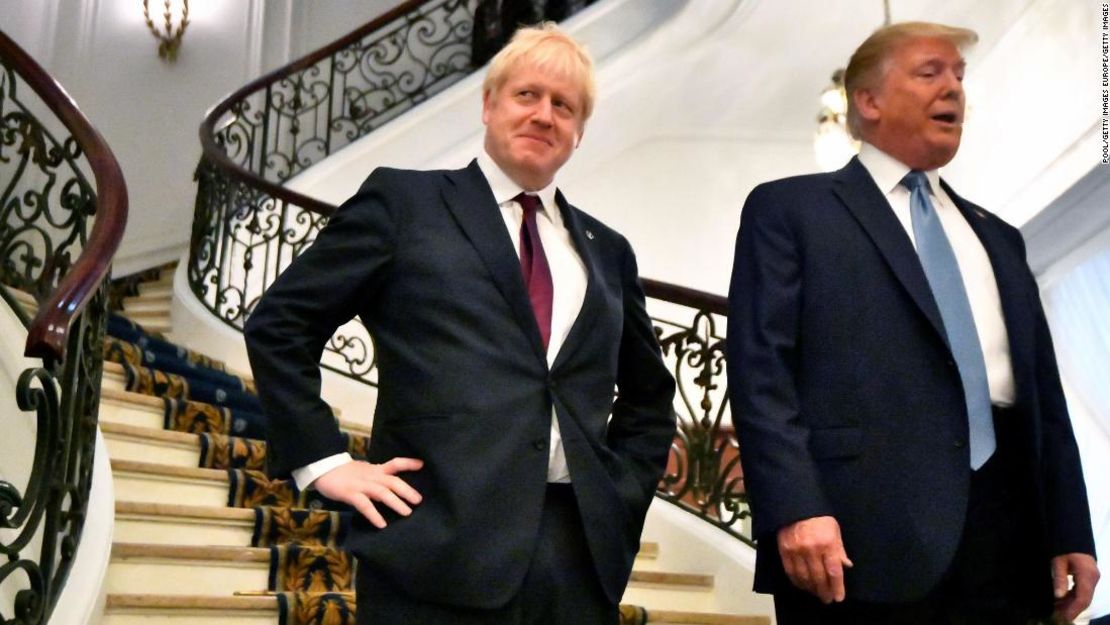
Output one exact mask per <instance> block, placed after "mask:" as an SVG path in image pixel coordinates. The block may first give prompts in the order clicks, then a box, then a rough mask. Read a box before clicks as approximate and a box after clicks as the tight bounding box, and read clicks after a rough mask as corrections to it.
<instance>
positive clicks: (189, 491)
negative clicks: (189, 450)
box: [113, 472, 228, 506]
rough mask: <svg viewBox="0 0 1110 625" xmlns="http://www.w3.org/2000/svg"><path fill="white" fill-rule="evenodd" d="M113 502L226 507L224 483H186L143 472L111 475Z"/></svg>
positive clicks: (188, 481) (185, 481)
mask: <svg viewBox="0 0 1110 625" xmlns="http://www.w3.org/2000/svg"><path fill="white" fill-rule="evenodd" d="M113 479H114V481H115V484H114V486H115V491H116V501H140V502H149V503H168V504H186V505H190V506H226V505H227V489H228V485H227V482H209V481H202V480H188V479H181V478H174V477H164V476H158V475H146V474H142V473H119V472H117V473H114V474H113Z"/></svg>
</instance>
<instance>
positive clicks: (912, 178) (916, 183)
mask: <svg viewBox="0 0 1110 625" xmlns="http://www.w3.org/2000/svg"><path fill="white" fill-rule="evenodd" d="M902 186H903V187H906V188H907V189H909V190H910V192H911V193H912V192H914V191H917V190H918V189H920V190H921V191H924V192H925V193H926V194H927V193H929V178H928V177H926V176H925V172H923V171H918V170H916V169H911V170H910V173H908V174H906V177H905V178H902Z"/></svg>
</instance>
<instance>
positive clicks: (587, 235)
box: [586, 230, 594, 241]
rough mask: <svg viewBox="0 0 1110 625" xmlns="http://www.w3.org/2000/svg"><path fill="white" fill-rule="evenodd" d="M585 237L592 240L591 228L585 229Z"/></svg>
mask: <svg viewBox="0 0 1110 625" xmlns="http://www.w3.org/2000/svg"><path fill="white" fill-rule="evenodd" d="M586 238H587V239H589V240H591V241H593V240H594V233H593V231H592V230H587V231H586Z"/></svg>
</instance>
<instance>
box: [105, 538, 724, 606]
mask: <svg viewBox="0 0 1110 625" xmlns="http://www.w3.org/2000/svg"><path fill="white" fill-rule="evenodd" d="M269 562H270V550H269V549H267V548H253V547H231V546H213V545H166V544H156V543H130V542H116V543H115V544H113V546H112V560H111V564H110V566H109V570H108V592H110V593H131V594H134V593H154V594H170V595H172V594H202V595H220V594H228V589H234V590H239V591H248V592H249V591H264V590H265V588H266V584H267V578H268V573H269ZM629 589H630V590H632V589H637V590H639V591H651V592H658V591H663V592H689V593H709V594H711V593H712V589H713V578H712V576H708V575H697V574H690V573H669V572H661V571H641V570H635V569H634V570H633V571H632V578H631V580H630V581H629Z"/></svg>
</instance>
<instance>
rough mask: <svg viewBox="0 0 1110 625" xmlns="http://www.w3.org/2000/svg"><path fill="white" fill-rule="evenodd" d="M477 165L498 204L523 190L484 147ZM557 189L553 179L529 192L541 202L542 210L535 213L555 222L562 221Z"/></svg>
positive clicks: (479, 154)
mask: <svg viewBox="0 0 1110 625" xmlns="http://www.w3.org/2000/svg"><path fill="white" fill-rule="evenodd" d="M478 167H479V169H481V170H482V174H483V175H485V177H486V181H487V182H489V187H490V189H492V190H493V199H494V200H496V201H497V204H498V205H501V204H504V203H505V202H508V201H510V200H512V199H513V198H514V197H516V196H517V195H518V194H520V193H522V192H524V189H523V188H521V186H520V185H519V184H517V183H516V182H513V179H512V178H510V177H509V175H508V174H506V173H505V172H504V170H502V169H501V168H500V167H499V166H498V165H497V163H495V162H494V160H493V158H492V157H490V155H489V154H487V153H486V151H485V150H484V149H483V150H482V151H481V152H479V153H478ZM557 190H558V186H556V184H555V180H552V181H551V184H549V185H547V186H546V187H544V188H542V189H540V190H539V191H530V192H529V193H531V194H532V195H536V196H538V197H539V198H540V201H541V202H543V208H544V210H543V212H542V213H537V214H544V215H547V218H548V219H550V220H551V221H552V223H555V224H559V223H561V222H562V215H560V214H559V209H558V207H557V206H556V205H555V192H556V191H557Z"/></svg>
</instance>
